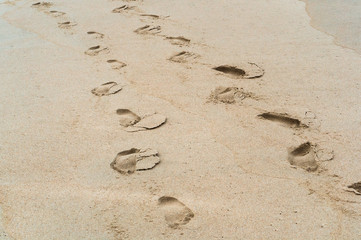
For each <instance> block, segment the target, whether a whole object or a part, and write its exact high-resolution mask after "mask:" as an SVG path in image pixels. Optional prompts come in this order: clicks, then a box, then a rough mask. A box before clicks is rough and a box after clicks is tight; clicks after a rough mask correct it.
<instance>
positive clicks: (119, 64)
mask: <svg viewBox="0 0 361 240" xmlns="http://www.w3.org/2000/svg"><path fill="white" fill-rule="evenodd" d="M107 63H109V64H110V65H111V67H112V68H113V69H116V70H119V69H121V68H123V67H125V66H127V64H125V63H123V62H121V61H118V60H115V59H110V60H108V61H107Z"/></svg>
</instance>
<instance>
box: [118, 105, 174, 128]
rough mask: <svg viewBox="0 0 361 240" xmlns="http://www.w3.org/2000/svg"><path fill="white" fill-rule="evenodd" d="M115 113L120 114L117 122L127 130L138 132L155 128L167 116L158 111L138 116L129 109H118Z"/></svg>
mask: <svg viewBox="0 0 361 240" xmlns="http://www.w3.org/2000/svg"><path fill="white" fill-rule="evenodd" d="M117 114H118V115H120V116H121V118H120V120H119V123H120V125H122V126H123V127H126V128H125V131H127V132H138V131H145V130H150V129H155V128H158V127H160V126H161V125H163V124H164V123H165V122H166V121H167V118H166V117H165V116H163V115H162V114H159V113H153V114H150V115H146V116H144V117H139V116H138V115H137V114H135V113H133V112H132V111H130V110H129V109H118V110H117Z"/></svg>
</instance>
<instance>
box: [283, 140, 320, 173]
mask: <svg viewBox="0 0 361 240" xmlns="http://www.w3.org/2000/svg"><path fill="white" fill-rule="evenodd" d="M288 161H289V163H290V164H291V165H294V166H297V167H300V168H302V169H304V170H306V171H309V172H314V171H316V170H317V168H318V163H317V162H316V157H315V151H314V149H313V147H312V145H311V143H310V142H306V143H303V144H301V145H299V146H298V147H295V148H291V149H289V151H288Z"/></svg>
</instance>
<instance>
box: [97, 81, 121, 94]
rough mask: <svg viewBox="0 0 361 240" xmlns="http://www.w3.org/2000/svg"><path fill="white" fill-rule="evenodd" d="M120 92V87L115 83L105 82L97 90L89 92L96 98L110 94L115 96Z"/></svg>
mask: <svg viewBox="0 0 361 240" xmlns="http://www.w3.org/2000/svg"><path fill="white" fill-rule="evenodd" d="M120 90H122V87H121V86H120V85H119V84H118V83H116V82H107V83H103V84H102V85H100V86H99V87H97V88H94V89H92V90H91V92H92V93H93V94H94V95H96V96H100V97H101V96H108V95H111V94H115V93H117V92H119V91H120Z"/></svg>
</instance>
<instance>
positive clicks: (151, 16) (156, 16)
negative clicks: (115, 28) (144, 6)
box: [140, 14, 160, 19]
mask: <svg viewBox="0 0 361 240" xmlns="http://www.w3.org/2000/svg"><path fill="white" fill-rule="evenodd" d="M140 16H141V17H149V18H152V19H159V18H160V16H158V15H155V14H140Z"/></svg>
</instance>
